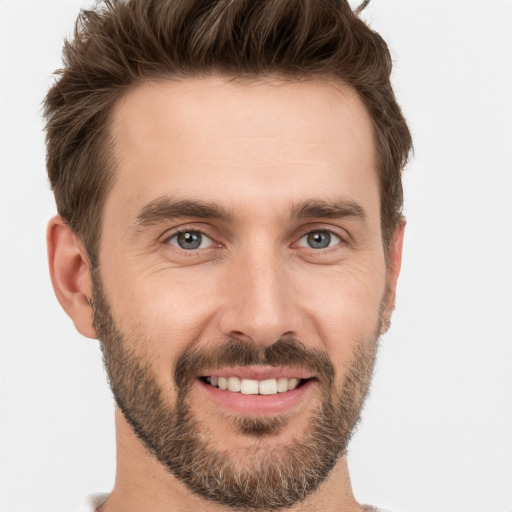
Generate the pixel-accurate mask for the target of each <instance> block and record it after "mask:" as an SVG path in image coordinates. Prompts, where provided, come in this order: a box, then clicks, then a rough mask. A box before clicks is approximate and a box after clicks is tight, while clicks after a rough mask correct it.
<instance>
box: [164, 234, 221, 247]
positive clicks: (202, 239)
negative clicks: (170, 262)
mask: <svg viewBox="0 0 512 512" xmlns="http://www.w3.org/2000/svg"><path fill="white" fill-rule="evenodd" d="M168 243H169V244H170V245H174V246H175V247H179V248H180V249H184V250H186V251H194V250H196V249H204V248H206V247H209V246H210V245H211V243H212V239H211V238H210V237H208V236H206V235H205V234H204V233H201V231H181V232H179V233H176V234H175V235H173V236H171V237H170V238H169V239H168Z"/></svg>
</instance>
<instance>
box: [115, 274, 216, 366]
mask: <svg viewBox="0 0 512 512" xmlns="http://www.w3.org/2000/svg"><path fill="white" fill-rule="evenodd" d="M127 275H131V276H136V277H132V278H131V280H130V281H126V280H119V277H120V276H117V278H118V285H117V286H115V285H114V283H113V281H114V279H112V278H111V284H112V286H111V287H110V290H109V292H110V293H109V299H110V302H111V307H112V314H113V316H114V318H115V319H116V322H118V323H119V327H120V329H121V331H122V332H123V333H124V334H125V336H126V337H127V339H128V342H129V343H130V345H131V347H132V348H133V349H134V350H135V351H140V353H141V354H142V353H145V354H150V355H151V361H152V363H153V362H154V364H156V365H162V366H163V367H164V368H163V370H164V371H165V373H168V369H169V366H170V365H172V364H173V363H174V361H175V359H176V358H177V357H179V355H180V354H181V353H182V352H183V351H184V350H185V349H186V348H188V347H190V346H191V345H193V344H195V343H196V342H199V340H200V338H201V339H202V338H204V336H205V333H206V334H207V335H210V334H212V333H210V332H209V331H208V328H209V319H210V318H211V316H212V308H213V305H214V303H215V302H214V301H213V300H212V293H213V292H212V290H213V289H214V286H213V284H212V283H209V281H208V280H205V279H201V277H200V276H196V278H195V279H190V278H186V277H185V278H183V277H178V276H177V273H174V272H169V271H161V272H156V273H152V274H150V273H146V274H143V275H142V274H141V273H140V272H139V275H137V273H136V272H133V273H131V274H128V273H127Z"/></svg>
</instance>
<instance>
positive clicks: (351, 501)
mask: <svg viewBox="0 0 512 512" xmlns="http://www.w3.org/2000/svg"><path fill="white" fill-rule="evenodd" d="M116 440H117V473H116V480H115V485H114V489H113V490H112V492H111V494H110V496H109V497H108V499H107V501H106V502H105V503H104V504H103V505H102V506H101V507H100V508H99V509H98V511H97V512H140V510H144V511H146V512H169V511H171V510H172V511H173V512H198V511H200V512H227V511H228V510H231V509H230V508H228V507H225V506H223V505H219V504H216V503H212V502H210V501H206V500H205V499H203V498H202V497H200V496H198V495H196V494H194V493H192V492H191V491H190V490H189V489H188V487H186V486H185V485H184V484H183V483H182V482H181V481H179V480H177V479H176V478H175V477H174V476H173V475H172V474H171V473H169V472H168V471H167V470H166V469H165V468H164V466H162V464H161V463H160V462H159V461H158V460H157V459H156V458H155V457H154V456H153V455H152V454H151V453H150V452H149V451H148V450H147V449H146V448H145V447H144V446H143V445H142V443H141V442H140V440H139V439H138V438H137V437H136V435H135V434H134V432H133V430H132V428H131V427H130V425H129V424H128V422H127V421H126V419H125V418H124V416H123V415H122V413H121V412H120V411H119V410H118V409H116ZM286 510H287V512H299V511H300V512H317V511H318V512H320V511H321V512H335V511H336V512H339V511H341V510H342V511H344V512H362V511H363V507H361V506H360V505H359V504H358V503H357V502H356V500H355V498H354V496H353V493H352V486H351V483H350V477H349V473H348V465H347V460H346V456H345V455H343V456H342V457H340V459H339V460H338V462H337V464H336V466H335V467H334V468H333V470H332V471H331V472H330V474H329V476H328V478H327V479H326V480H325V481H324V482H323V483H322V484H321V485H320V487H319V488H318V489H317V490H316V491H315V492H314V493H312V494H311V495H310V496H309V497H308V498H306V500H305V501H304V502H302V503H299V504H297V505H296V506H292V507H290V508H287V509H286Z"/></svg>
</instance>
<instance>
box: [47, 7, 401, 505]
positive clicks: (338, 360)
mask: <svg viewBox="0 0 512 512" xmlns="http://www.w3.org/2000/svg"><path fill="white" fill-rule="evenodd" d="M64 57H65V58H64V69H63V70H62V71H61V72H60V76H59V78H58V80H57V82H56V84H55V85H54V86H53V87H52V89H51V90H50V92H49V93H48V96H47V99H46V103H45V107H46V110H45V114H46V118H47V145H48V159H47V162H48V173H49V177H50V181H51V184H52V188H53V191H54V193H55V197H56V202H57V207H58V211H59V216H57V217H55V218H53V219H52V220H51V221H50V223H49V226H48V253H49V262H50V273H51V277H52V282H53V286H54V289H55V293H56V295H57V298H58V299H59V301H60V303H61V305H62V307H63V308H64V309H65V311H66V312H67V313H68V315H69V316H70V317H71V319H72V320H73V322H74V324H75V326H76V328H77V329H78V331H79V332H81V333H82V334H83V335H85V336H87V337H89V338H98V339H99V340H100V341H101V347H102V350H103V354H104V360H105V366H106V369H107V372H108V376H109V379H110V385H111V388H112V391H113V394H114V397H115V399H116V403H117V409H116V436H117V449H118V470H117V475H116V482H115V486H114V489H113V491H112V492H111V493H110V495H108V496H92V497H89V498H87V499H86V501H84V503H83V504H82V506H81V509H80V510H82V511H91V510H98V511H102V512H121V511H122V512H131V511H141V510H143V511H148V512H157V511H164V510H179V511H189V510H204V511H221V510H247V511H249V510H281V509H288V510H292V511H296V510H308V511H309V510H311V511H334V510H336V511H340V510H343V511H362V510H375V509H373V508H371V507H368V506H366V507H364V506H361V505H359V504H358V503H357V501H356V500H355V498H354V496H353V494H352V490H351V485H350V479H349V474H348V468H347V461H346V449H347V445H348V442H349V439H350V437H351V434H352V432H353V430H354V428H355V425H356V424H357V421H358V419H359V414H360V411H361V408H362V406H363V402H364V399H365V397H366V394H367V391H368V387H369V383H370V379H371V374H372V369H373V365H374V360H375V355H376V351H377V346H378V339H379V337H380V335H381V334H382V333H384V332H385V331H386V330H387V328H388V327H389V321H390V316H391V311H392V309H393V305H394V297H395V290H396V283H397V279H398V274H399V271H400V261H401V250H402V240H403V232H404V220H403V217H402V215H401V207H402V188H401V171H402V169H403V166H404V164H405V162H406V160H407V156H408V153H409V150H410V146H411V139H410V134H409V131H408V129H407V126H406V123H405V120H404V118H403V116H402V114H401V112H400V109H399V107H398V105H397V104H396V102H395V99H394V95H393V92H392V89H391V86H390V83H389V75H390V71H391V63H390V57H389V52H388V50H387V47H386V45H385V43H384V42H383V41H382V39H381V38H380V37H379V36H378V35H377V34H375V33H374V32H372V31H371V30H370V29H369V28H368V27H367V26H366V25H365V24H364V23H363V22H362V21H361V20H360V19H359V18H358V16H357V14H355V13H354V12H352V10H351V8H350V7H349V5H348V4H347V3H346V2H345V1H342V0H339V1H334V0H331V1H327V0H326V1H319V0H303V1H300V2H299V1H297V0H259V1H258V2H254V1H242V0H240V1H238V0H218V1H210V2H204V1H203V0H136V1H135V0H132V1H130V0H128V1H110V2H106V3H105V4H104V5H103V6H99V7H97V8H96V10H95V11H86V12H83V13H82V15H81V17H80V20H79V23H78V24H77V30H76V33H75V37H74V40H73V41H71V42H68V43H67V45H66V47H65V54H64Z"/></svg>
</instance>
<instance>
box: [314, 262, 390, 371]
mask: <svg viewBox="0 0 512 512" xmlns="http://www.w3.org/2000/svg"><path fill="white" fill-rule="evenodd" d="M384 290H385V274H384V271H383V270H382V271H381V270H379V268H378V267H374V269H373V271H367V272H352V271H334V272H331V273H330V275H328V276H325V278H324V279H322V280H321V281H319V280H317V282H316V285H315V286H314V287H312V291H311V292H310V293H309V294H308V295H307V304H308V306H307V307H306V308H305V310H306V311H307V315H308V318H309V319H310V324H311V326H312V328H313V329H314V332H313V333H312V335H316V336H317V337H319V338H320V343H321V344H322V349H323V350H325V351H326V352H327V353H328V354H329V356H330V357H331V359H332V361H333V363H334V364H335V366H336V368H338V369H341V370H340V371H341V372H342V373H343V370H344V369H345V368H347V367H348V366H349V365H350V363H351V361H352V359H353V356H354V353H355V350H356V348H357V347H358V346H359V345H361V344H367V343H370V342H373V341H374V339H375V336H376V332H377V329H378V324H379V312H380V304H381V300H382V297H383V295H384Z"/></svg>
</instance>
